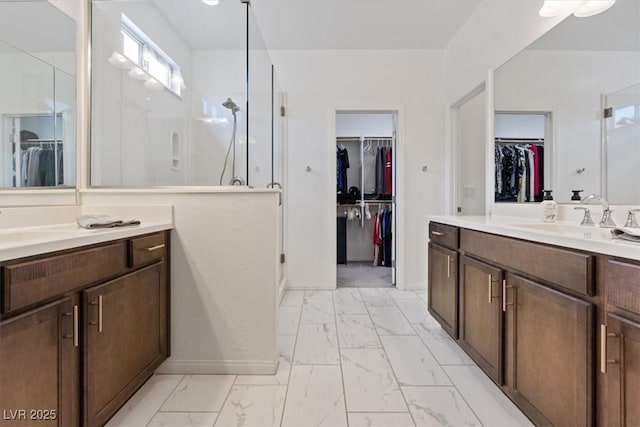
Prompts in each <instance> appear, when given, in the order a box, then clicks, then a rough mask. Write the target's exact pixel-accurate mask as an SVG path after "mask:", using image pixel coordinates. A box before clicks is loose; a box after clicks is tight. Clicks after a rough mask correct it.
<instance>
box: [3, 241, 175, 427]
mask: <svg viewBox="0 0 640 427" xmlns="http://www.w3.org/2000/svg"><path fill="white" fill-rule="evenodd" d="M147 243H149V245H147ZM168 243H169V234H168V232H160V233H155V234H151V235H147V236H142V237H135V238H131V239H126V240H120V241H116V242H109V243H105V244H100V245H95V246H92V247H88V248H78V249H73V250H68V251H64V252H61V253H56V254H47V255H41V256H35V257H31V258H28V259H25V260H14V261H7V262H5V263H3V264H2V265H1V266H0V267H1V269H2V273H1V277H2V282H1V285H2V286H1V287H2V289H1V291H2V292H1V295H2V304H0V307H1V308H2V311H1V313H0V318H1V319H2V320H1V321H0V426H2V427H4V426H32V425H38V426H60V427H70V426H79V425H83V426H99V425H104V424H105V423H106V422H107V421H108V419H109V418H110V417H111V416H112V415H113V414H114V413H115V412H116V411H117V410H118V409H119V407H120V406H122V404H124V403H125V402H126V401H127V399H129V398H130V397H131V396H132V395H133V393H134V392H135V391H136V390H137V388H139V387H140V386H141V385H142V384H143V383H144V381H146V380H147V379H148V378H149V377H150V376H151V375H152V374H153V371H154V370H155V369H156V368H157V367H158V366H159V365H160V364H161V363H162V362H163V361H164V360H165V359H166V358H167V357H168V356H169V345H168V336H169V319H168V303H169V301H168V298H169V291H168V270H169V268H168V265H169V262H168V256H169V253H168ZM133 249H135V250H136V251H139V252H140V254H139V255H135V254H132V253H131V250H133ZM101 255H102V257H101ZM127 260H137V261H136V262H131V261H130V262H129V263H127ZM127 264H128V266H127ZM91 265H94V266H95V269H92V268H91ZM105 266H110V267H112V268H106V267H105ZM74 272H75V273H77V274H74ZM47 283H49V284H50V285H51V286H50V287H47ZM52 288H53V289H52ZM20 410H25V411H26V412H25V413H23V412H19V411H20Z"/></svg>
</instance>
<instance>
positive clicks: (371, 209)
mask: <svg viewBox="0 0 640 427" xmlns="http://www.w3.org/2000/svg"><path fill="white" fill-rule="evenodd" d="M397 116H398V115H397V112H391V111H383V112H379V111H376V112H363V111H340V112H337V113H336V141H335V143H336V184H337V189H336V222H337V227H336V229H337V235H336V240H337V264H338V265H337V280H336V283H337V286H338V287H359V288H378V287H393V286H395V265H396V238H395V236H396V219H395V217H394V213H395V195H396V190H397V188H396V156H395V154H396V152H395V149H396V143H397V141H396V128H397Z"/></svg>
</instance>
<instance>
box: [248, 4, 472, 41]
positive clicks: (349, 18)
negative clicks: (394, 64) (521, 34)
mask: <svg viewBox="0 0 640 427" xmlns="http://www.w3.org/2000/svg"><path fill="white" fill-rule="evenodd" d="M479 4H480V1H479V0H252V3H251V7H252V8H253V11H254V13H255V16H256V19H257V21H258V24H259V26H260V28H261V30H262V35H263V37H264V39H265V41H266V43H267V46H269V47H270V48H272V49H442V48H444V47H445V46H446V45H447V43H448V42H449V40H451V38H452V37H453V35H454V34H455V33H456V32H457V31H458V29H459V28H460V27H461V26H462V25H463V24H464V23H465V22H466V21H467V19H468V18H469V17H470V16H471V14H472V13H473V12H474V11H475V10H476V8H477V7H478V5H479Z"/></svg>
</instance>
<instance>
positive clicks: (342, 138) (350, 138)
mask: <svg viewBox="0 0 640 427" xmlns="http://www.w3.org/2000/svg"><path fill="white" fill-rule="evenodd" d="M336 139H337V140H338V141H360V139H361V138H360V137H359V136H338V137H336ZM364 139H365V141H366V140H370V139H380V140H385V141H391V140H392V139H393V137H392V136H365V137H364Z"/></svg>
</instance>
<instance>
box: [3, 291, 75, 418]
mask: <svg viewBox="0 0 640 427" xmlns="http://www.w3.org/2000/svg"><path fill="white" fill-rule="evenodd" d="M78 315H79V312H78V304H77V297H66V298H62V299H60V300H58V301H55V302H52V303H49V304H47V305H44V306H43V307H39V308H37V309H34V310H31V311H29V312H27V313H24V314H22V315H18V316H16V317H14V318H11V319H8V320H5V321H3V322H1V323H0V412H1V414H0V426H3V427H9V426H12V427H13V426H32V425H38V426H60V427H68V426H74V425H78V424H79V421H78V417H79V411H78V408H79V397H80V396H79V392H78V386H79V381H80V371H79V369H78V366H79V354H80V352H79V336H78V322H79V318H78Z"/></svg>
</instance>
